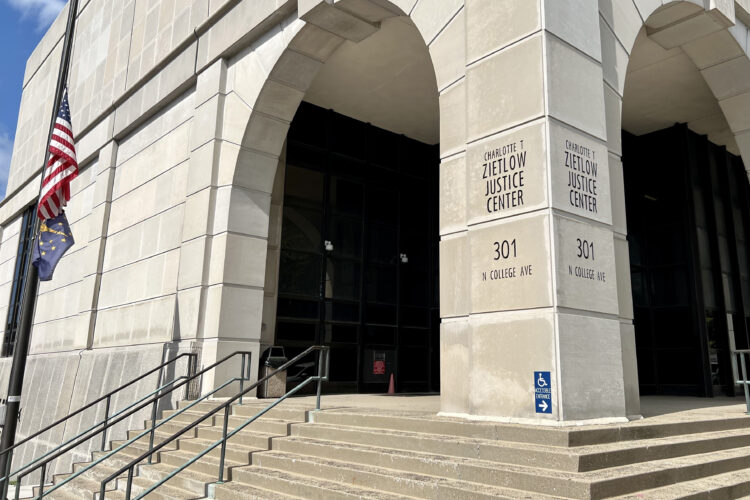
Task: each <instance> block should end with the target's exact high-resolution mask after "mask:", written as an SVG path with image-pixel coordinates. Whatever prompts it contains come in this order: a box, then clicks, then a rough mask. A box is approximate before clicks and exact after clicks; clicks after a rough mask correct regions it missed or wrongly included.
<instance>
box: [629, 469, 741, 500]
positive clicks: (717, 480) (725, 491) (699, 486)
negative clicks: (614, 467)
mask: <svg viewBox="0 0 750 500" xmlns="http://www.w3.org/2000/svg"><path fill="white" fill-rule="evenodd" d="M614 498H617V499H620V500H636V499H638V500H643V499H644V498H648V499H650V500H677V499H690V500H731V499H750V470H741V471H736V472H728V473H725V474H717V475H715V476H711V477H708V478H703V479H698V480H695V481H686V482H682V483H679V484H674V485H669V486H665V487H662V488H656V489H651V490H645V491H639V492H638V493H632V494H628V495H624V496H619V497H614Z"/></svg>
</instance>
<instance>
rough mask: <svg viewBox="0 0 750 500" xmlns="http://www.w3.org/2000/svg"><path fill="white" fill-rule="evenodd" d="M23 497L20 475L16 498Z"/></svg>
mask: <svg viewBox="0 0 750 500" xmlns="http://www.w3.org/2000/svg"><path fill="white" fill-rule="evenodd" d="M20 497H21V477H20V476H19V478H18V480H17V482H16V497H15V498H16V500H18V499H19V498H20Z"/></svg>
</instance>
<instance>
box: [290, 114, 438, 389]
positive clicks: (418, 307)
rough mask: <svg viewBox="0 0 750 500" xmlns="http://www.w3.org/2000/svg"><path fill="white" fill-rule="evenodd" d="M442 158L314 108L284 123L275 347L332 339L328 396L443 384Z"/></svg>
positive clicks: (433, 150) (294, 349)
mask: <svg viewBox="0 0 750 500" xmlns="http://www.w3.org/2000/svg"><path fill="white" fill-rule="evenodd" d="M438 162H439V159H438V147H437V146H431V145H426V144H423V143H421V142H418V141H416V140H413V139H409V138H407V137H405V136H403V135H398V134H395V133H392V132H388V131H386V130H383V129H380V128H377V127H375V126H372V125H369V124H366V123H363V122H360V121H357V120H355V119H353V118H349V117H346V116H344V115H341V114H338V113H336V112H334V111H330V110H325V109H323V108H320V107H317V106H314V105H312V104H308V103H302V105H301V106H300V108H299V110H298V112H297V115H296V116H295V118H294V120H293V122H292V125H291V127H290V131H289V135H288V139H287V154H286V171H285V184H284V205H283V209H282V210H283V212H282V213H283V215H282V229H281V248H280V264H279V278H278V303H277V314H276V318H277V319H276V329H275V331H276V344H278V345H282V346H284V347H285V349H286V353H287V355H288V356H289V357H292V356H293V355H295V354H297V353H298V352H301V351H302V350H304V349H305V348H306V347H308V346H310V345H312V344H324V345H328V346H330V347H331V377H330V382H329V383H328V384H327V385H326V387H325V388H326V390H327V391H329V392H385V391H386V390H387V389H388V385H389V381H390V376H391V374H393V376H394V382H395V385H396V389H397V391H399V392H415V391H418V392H437V391H439V387H440V382H439V322H440V319H439V311H438V279H437V278H438V254H437V252H438V229H437V224H438V221H437V217H438V211H437V171H438V169H437V167H438ZM302 368H304V367H302Z"/></svg>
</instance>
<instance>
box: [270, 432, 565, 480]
mask: <svg viewBox="0 0 750 500" xmlns="http://www.w3.org/2000/svg"><path fill="white" fill-rule="evenodd" d="M282 439H283V440H284V441H291V442H302V443H311V444H316V445H320V446H326V447H331V448H339V449H352V450H357V451H363V452H371V453H377V454H381V455H382V454H385V455H392V456H394V455H395V456H399V457H404V458H409V459H415V460H434V461H438V460H439V461H443V462H445V463H450V464H453V465H472V466H478V467H486V468H490V469H498V468H504V467H502V466H505V465H507V466H508V468H507V469H505V470H509V471H510V470H512V471H513V472H533V473H534V474H536V475H539V474H538V473H539V471H544V472H551V473H552V474H551V475H552V476H554V477H558V478H565V479H568V478H572V479H573V480H575V478H577V477H578V476H579V475H580V473H578V472H565V471H558V470H555V469H545V468H542V467H539V466H534V467H532V466H525V465H517V464H509V463H503V462H497V461H493V460H485V459H482V458H475V457H460V456H453V455H444V454H438V453H431V452H427V451H415V450H399V449H394V448H385V447H379V446H371V445H363V444H359V443H348V442H342V441H328V440H323V439H315V438H308V437H301V436H287V437H284V438H282ZM271 451H274V452H280V453H289V454H293V453H292V452H284V451H283V450H277V449H272V450H271ZM263 453H267V452H263ZM300 456H304V457H307V456H310V457H316V456H317V455H301V454H300ZM368 467H369V465H368Z"/></svg>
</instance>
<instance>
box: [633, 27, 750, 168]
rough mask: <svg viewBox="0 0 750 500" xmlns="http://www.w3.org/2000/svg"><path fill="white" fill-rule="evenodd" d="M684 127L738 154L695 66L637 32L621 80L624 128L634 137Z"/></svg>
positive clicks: (676, 51) (682, 55) (681, 54)
mask: <svg viewBox="0 0 750 500" xmlns="http://www.w3.org/2000/svg"><path fill="white" fill-rule="evenodd" d="M675 123H687V124H688V127H689V128H690V129H691V130H693V131H695V132H697V133H699V134H705V135H708V139H709V140H710V141H711V142H713V143H714V144H719V145H722V146H726V147H727V149H728V150H729V151H731V152H732V153H734V154H739V149H738V148H737V144H736V142H735V140H734V135H732V132H731V130H730V129H729V125H728V124H727V121H726V118H724V114H723V112H722V111H721V108H720V107H719V104H718V102H717V101H716V98H715V97H714V95H713V93H712V92H711V89H710V88H709V87H708V85H707V84H706V81H705V80H704V79H703V76H702V75H701V74H700V72H699V71H698V68H697V67H696V66H695V64H694V63H693V61H691V60H690V58H689V57H688V56H687V54H686V53H685V52H684V51H683V50H682V49H680V48H679V47H677V48H674V49H671V50H665V49H664V48H662V47H661V46H660V45H658V44H657V43H655V42H653V41H652V40H650V39H649V38H648V37H647V36H646V33H645V30H641V32H640V33H639V34H638V38H637V39H636V42H635V46H634V47H633V52H632V54H631V57H630V63H629V65H628V72H627V77H626V80H625V96H624V98H623V103H622V128H623V129H624V130H627V131H628V132H630V133H632V134H635V135H642V134H647V133H649V132H653V131H655V130H660V129H663V128H666V127H670V126H672V125H674V124H675Z"/></svg>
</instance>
